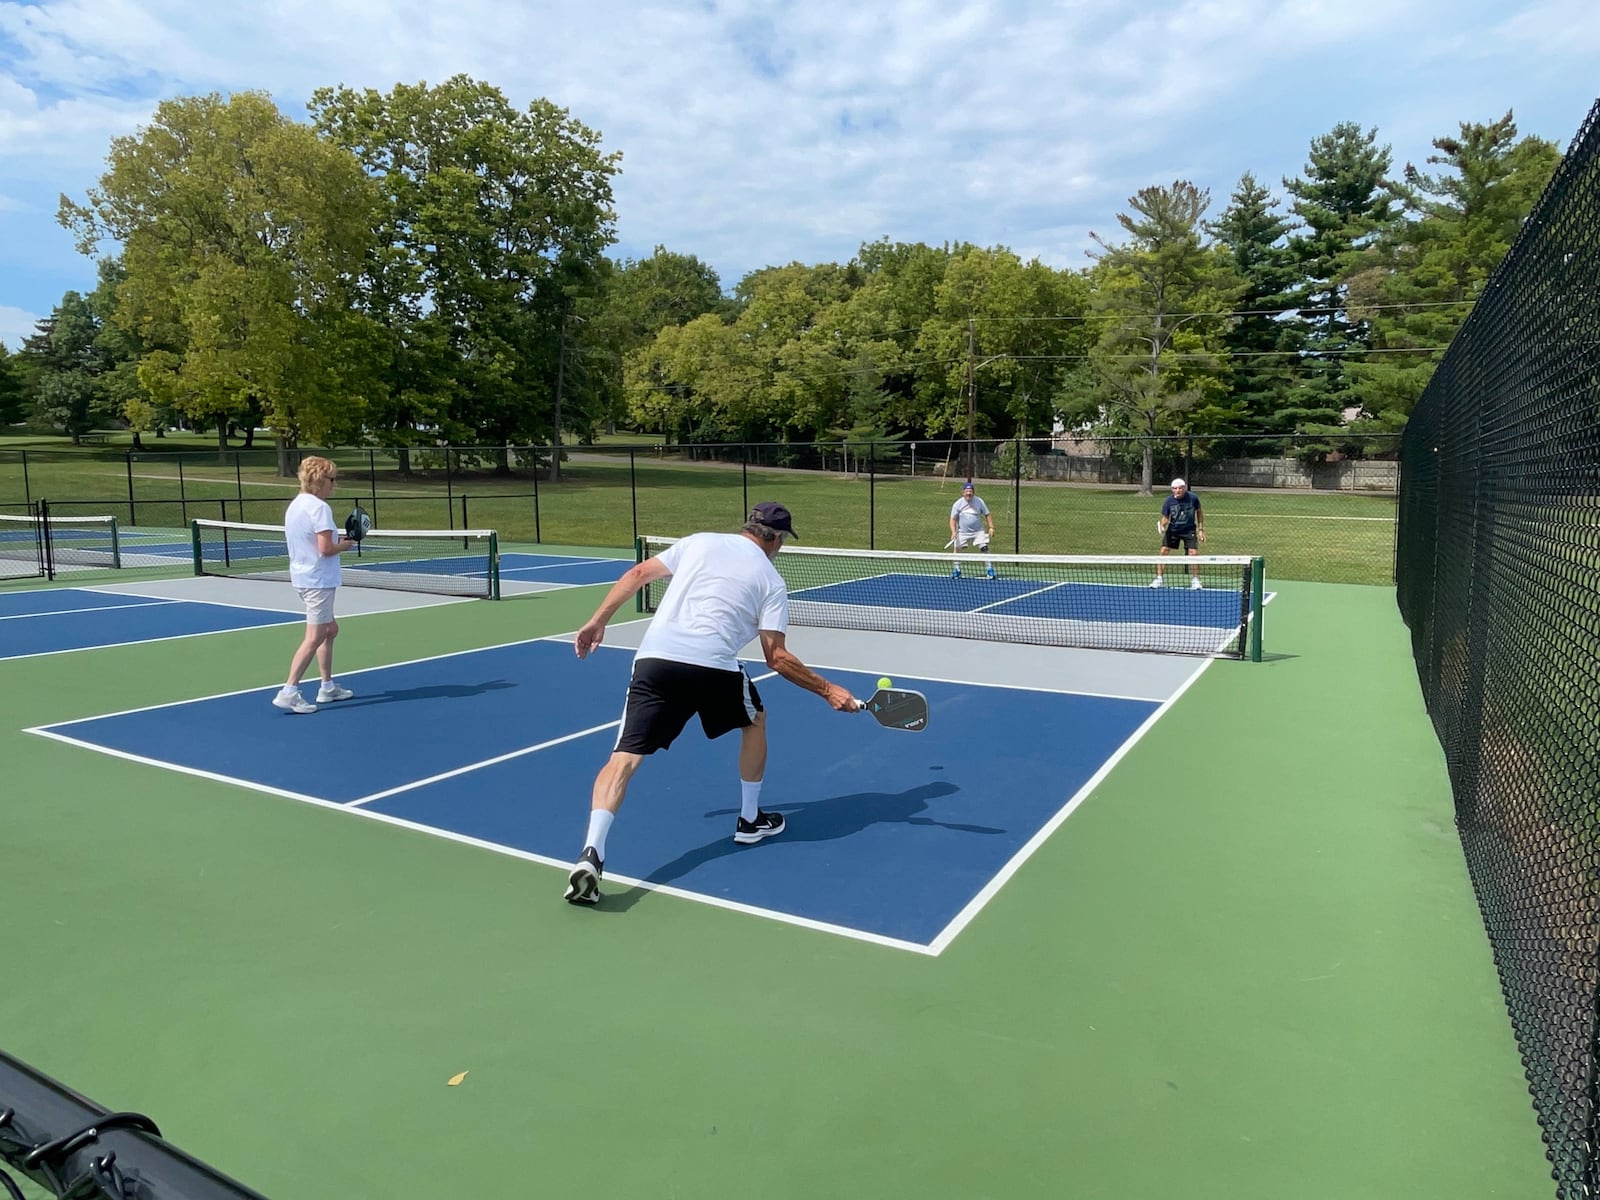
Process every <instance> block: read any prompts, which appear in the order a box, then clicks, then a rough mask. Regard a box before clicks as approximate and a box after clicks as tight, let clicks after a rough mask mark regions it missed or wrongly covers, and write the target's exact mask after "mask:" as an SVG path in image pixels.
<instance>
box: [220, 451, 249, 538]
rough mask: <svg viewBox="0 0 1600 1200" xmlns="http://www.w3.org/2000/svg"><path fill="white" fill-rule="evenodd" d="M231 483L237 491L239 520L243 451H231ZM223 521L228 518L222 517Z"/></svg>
mask: <svg viewBox="0 0 1600 1200" xmlns="http://www.w3.org/2000/svg"><path fill="white" fill-rule="evenodd" d="M233 485H234V487H235V489H237V491H238V493H239V520H241V521H242V520H244V451H243V450H235V451H234V452H233ZM222 519H223V520H224V521H226V520H227V519H228V518H227V517H223V518H222Z"/></svg>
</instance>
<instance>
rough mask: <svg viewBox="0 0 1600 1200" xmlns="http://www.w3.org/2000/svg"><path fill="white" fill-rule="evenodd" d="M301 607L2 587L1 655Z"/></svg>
mask: <svg viewBox="0 0 1600 1200" xmlns="http://www.w3.org/2000/svg"><path fill="white" fill-rule="evenodd" d="M304 620H305V614H304V613H299V614H295V613H291V612H273V611H269V610H266V609H258V608H248V607H234V606H232V605H227V604H209V603H206V602H204V601H195V600H175V599H169V598H166V597H162V596H132V595H124V594H121V593H116V592H95V591H87V590H85V589H82V588H41V589H38V590H34V591H26V592H5V593H0V659H7V658H26V657H28V656H29V655H33V654H54V653H59V652H61V651H66V650H88V649H93V648H95V647H100V646H118V645H126V644H127V643H130V642H150V641H159V640H161V639H163V638H175V637H187V636H190V635H192V634H197V633H221V632H223V631H225V630H231V629H254V628H257V627H259V626H263V625H287V624H291V623H293V622H296V621H301V622H303V621H304Z"/></svg>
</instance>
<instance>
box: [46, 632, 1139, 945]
mask: <svg viewBox="0 0 1600 1200" xmlns="http://www.w3.org/2000/svg"><path fill="white" fill-rule="evenodd" d="M631 662H632V653H631V651H630V650H628V649H626V648H613V647H610V646H608V647H603V648H602V649H600V650H599V651H597V652H596V653H595V654H594V655H593V656H591V657H590V658H589V659H587V660H584V661H579V660H578V659H577V658H576V656H575V655H574V654H573V651H572V646H571V644H570V643H568V642H565V641H560V640H541V641H533V642H523V643H517V644H513V645H509V646H500V647H493V648H489V649H485V650H477V651H472V652H469V653H462V654H454V655H448V656H444V657H440V658H433V659H427V660H423V661H420V662H414V663H406V664H399V665H395V666H389V667H381V668H376V669H373V670H368V671H362V672H357V673H353V674H348V675H342V676H341V680H342V682H344V683H345V684H346V685H347V686H349V687H351V688H352V689H354V690H355V692H356V697H355V699H353V700H349V701H345V702H343V703H341V704H337V705H328V706H324V707H323V708H322V709H321V710H319V711H318V712H317V713H316V714H315V715H312V716H304V717H294V716H290V715H288V714H285V713H281V712H279V711H277V710H276V709H274V708H272V707H271V705H270V700H271V697H272V693H273V691H274V690H275V685H274V686H273V687H264V688H261V689H258V690H252V691H249V692H242V693H237V694H233V695H225V696H216V697H207V698H203V699H196V700H192V701H187V702H184V703H180V704H174V705H165V706H162V707H157V708H150V709H144V710H139V711H134V712H127V713H120V714H110V715H106V716H102V717H95V718H89V719H85V720H80V721H73V722H66V723H62V724H58V725H53V726H47V727H42V728H40V729H36V730H33V731H32V732H35V733H38V734H41V735H43V736H47V737H51V738H54V739H58V740H62V741H66V742H69V743H72V744H75V745H80V746H83V747H87V748H91V749H94V750H98V751H102V752H105V753H109V754H114V755H118V756H121V757H125V758H128V759H132V760H135V761H138V762H142V763H150V764H154V765H158V766H161V767H165V768H169V769H173V770H178V771H184V772H188V773H193V774H199V775H203V776H206V777H209V778H213V779H219V780H223V781H227V782H230V783H234V784H238V785H240V786H243V787H247V788H252V789H256V790H259V791H266V792H272V793H275V794H278V795H287V796H291V797H294V798H296V799H300V800H305V801H309V802H313V803H317V804H326V805H337V806H340V807H343V808H347V809H351V810H354V811H358V812H363V813H366V814H368V815H370V816H372V817H376V818H379V819H383V820H387V821H391V822H398V823H404V824H406V825H408V826H411V827H415V828H420V829H423V830H426V831H429V832H434V833H437V834H440V835H442V836H446V837H451V838H455V839H457V840H467V841H471V842H474V843H477V844H481V845H484V846H487V847H490V848H493V849H497V850H500V851H502V852H506V853H511V854H516V855H520V856H524V857H529V858H532V859H535V860H537V861H541V862H548V863H552V864H559V865H562V866H566V865H568V864H570V863H571V861H572V859H573V858H575V857H576V855H577V852H578V851H579V849H581V846H582V840H583V835H584V829H585V826H586V822H587V816H588V809H589V795H590V788H591V785H592V783H593V780H594V775H595V772H596V771H597V770H598V769H599V768H600V766H601V765H602V764H603V763H604V762H605V760H606V758H607V756H608V755H609V753H610V751H611V747H612V745H613V743H614V741H615V737H616V726H617V722H618V720H619V719H620V717H621V710H622V702H623V694H624V689H625V687H626V683H627V676H628V671H629V669H630V666H631ZM749 670H750V673H751V675H752V677H753V678H755V679H757V681H758V687H759V688H760V691H761V693H762V696H763V698H764V700H765V702H766V705H767V708H768V711H769V720H770V722H771V724H770V731H771V753H770V759H769V765H768V771H767V781H766V786H765V789H764V791H763V793H762V800H761V803H762V806H763V807H764V808H767V809H775V810H777V811H779V812H782V813H783V814H784V815H785V816H786V817H788V819H789V828H788V829H787V830H785V832H784V833H783V834H782V835H780V836H778V837H776V838H773V839H771V840H769V841H766V842H763V843H761V844H759V845H755V846H740V845H737V844H735V843H734V841H733V839H732V834H733V826H734V821H735V818H736V816H737V811H738V797H739V787H738V778H737V753H738V737H737V735H732V734H730V735H728V736H727V737H724V738H722V739H720V740H718V741H716V742H707V741H706V740H705V738H704V736H703V735H702V734H701V733H700V731H699V728H698V726H697V725H696V724H694V723H691V725H690V726H689V728H688V729H687V730H685V732H684V734H683V736H682V737H680V738H679V740H678V741H677V743H676V744H675V745H674V746H673V747H672V748H671V749H670V750H668V751H666V752H664V753H660V754H657V755H655V756H653V757H652V758H650V759H649V760H647V761H646V763H645V764H644V766H643V767H642V768H641V770H640V772H639V774H638V775H637V776H636V777H635V780H634V782H633V785H632V788H631V789H630V791H629V795H628V800H627V803H626V804H625V805H624V806H623V809H622V812H621V815H620V816H619V818H618V820H617V823H616V826H615V827H614V828H613V830H612V833H611V836H610V839H609V844H608V846H607V862H606V877H605V880H604V883H603V885H602V892H603V893H604V894H605V897H606V898H605V900H604V901H603V902H602V905H601V910H600V911H601V912H604V911H605V910H606V907H607V906H608V905H612V906H626V905H630V904H633V903H638V902H642V901H647V902H652V903H672V902H676V901H672V900H668V899H666V898H664V897H662V896H659V895H657V896H655V897H653V898H652V897H651V891H656V892H661V891H665V892H668V893H671V894H673V895H677V896H687V897H691V898H694V899H698V900H701V901H704V902H708V903H713V904H718V905H723V906H727V907H733V908H737V909H740V910H743V911H749V912H754V913H759V914H762V915H765V916H769V917H775V918H777V919H782V920H786V921H790V922H794V923H799V924H805V925H811V926H814V927H817V928H822V929H826V930H829V931H832V932H835V933H841V934H846V935H849V936H853V937H858V938H864V939H866V940H870V941H876V942H880V943H885V944H889V945H894V946H898V947H901V948H906V949H912V950H918V951H922V952H933V953H936V952H938V951H939V950H940V949H942V948H943V946H944V945H946V944H948V941H949V939H950V938H952V937H954V936H955V933H956V932H958V931H959V929H960V928H962V927H964V925H965V923H966V922H967V921H968V920H970V919H971V917H972V916H974V915H975V914H976V912H977V911H978V910H979V909H980V908H981V906H982V901H983V900H984V899H985V898H986V897H987V896H988V895H990V894H992V893H993V891H994V890H995V888H996V887H998V886H999V884H1000V883H1001V882H1003V880H1004V879H1005V878H1007V877H1008V876H1009V873H1010V872H1011V871H1012V870H1015V869H1016V867H1017V866H1018V865H1019V864H1020V862H1021V861H1022V860H1023V859H1024V858H1025V857H1026V855H1027V853H1028V852H1029V848H1030V844H1031V843H1036V841H1037V840H1038V839H1040V838H1041V837H1042V836H1043V835H1044V834H1045V832H1046V831H1047V830H1049V829H1050V828H1053V827H1054V825H1055V824H1056V823H1058V822H1059V820H1060V819H1061V818H1062V817H1063V816H1064V815H1065V813H1066V812H1067V811H1069V810H1070V806H1071V804H1073V803H1075V802H1076V799H1081V795H1080V793H1081V792H1083V791H1084V790H1085V789H1086V788H1087V786H1088V785H1089V784H1091V782H1092V781H1093V780H1095V779H1096V778H1097V777H1098V775H1099V774H1100V773H1102V772H1103V770H1104V769H1105V767H1106V764H1107V763H1108V762H1109V761H1111V760H1113V759H1114V758H1115V757H1116V756H1118V754H1119V753H1120V751H1121V749H1122V748H1123V747H1124V746H1125V744H1127V743H1128V742H1129V740H1130V738H1132V737H1133V736H1134V735H1135V734H1136V733H1138V732H1139V731H1140V730H1141V729H1142V727H1143V726H1144V725H1145V724H1146V723H1147V722H1148V721H1150V719H1151V718H1152V716H1153V715H1154V713H1155V712H1156V711H1157V710H1158V708H1159V707H1160V703H1161V702H1160V701H1159V700H1157V699H1153V698H1117V697H1107V696H1100V695H1080V694H1071V693H1063V692H1054V691H1046V690H1039V689H1033V688H1026V689H1025V688H1017V687H1002V686H990V685H978V684H970V683H960V682H948V681H943V680H935V679H921V680H919V679H915V678H911V677H908V676H906V675H904V674H903V673H901V674H897V675H896V676H895V682H896V684H897V685H898V686H902V687H913V688H917V689H919V690H922V691H925V692H926V693H927V695H928V699H929V702H930V706H931V719H930V722H929V729H928V731H927V732H924V733H902V732H897V731H892V730H887V729H883V728H881V727H879V726H878V725H877V724H876V723H875V722H874V721H873V720H872V719H871V718H870V717H869V716H866V715H865V714H846V713H836V712H834V711H832V710H831V709H829V708H828V707H827V706H826V705H825V704H823V703H822V702H821V701H820V700H819V699H818V698H817V697H815V696H812V695H810V694H808V693H805V692H802V691H800V690H799V689H797V688H795V687H793V686H792V685H790V684H788V683H785V682H784V681H783V680H781V679H778V678H776V677H764V676H765V675H766V672H765V669H764V667H763V666H762V664H760V663H755V664H751V665H750V667H749ZM828 674H829V677H830V678H833V679H835V680H837V681H838V682H840V683H843V684H844V685H845V686H847V687H849V688H851V689H852V691H854V692H855V693H856V694H858V695H861V696H866V695H870V694H871V692H872V690H873V688H874V686H875V673H853V672H850V671H846V670H836V669H830V670H829V672H828ZM352 747H359V748H361V750H360V752H359V753H354V754H352V753H351V748H352ZM564 881H565V880H564V874H557V873H555V872H537V873H530V875H529V888H530V891H531V892H534V893H536V896H535V898H536V899H538V900H540V901H543V902H548V903H551V904H560V903H561V900H560V891H561V887H562V885H563V883H564ZM641 883H642V884H644V885H646V886H645V888H643V889H641V888H639V887H637V886H633V885H636V884H641Z"/></svg>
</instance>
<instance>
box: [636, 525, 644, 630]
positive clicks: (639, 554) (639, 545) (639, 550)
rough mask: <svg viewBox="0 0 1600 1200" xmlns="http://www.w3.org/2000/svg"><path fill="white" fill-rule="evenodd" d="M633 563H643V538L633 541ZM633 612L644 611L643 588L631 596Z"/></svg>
mask: <svg viewBox="0 0 1600 1200" xmlns="http://www.w3.org/2000/svg"><path fill="white" fill-rule="evenodd" d="M633 561H634V562H636V563H642V562H643V561H644V538H642V537H636V538H634V539H633ZM633 611H634V612H639V613H642V612H644V611H645V607H644V589H643V588H640V589H639V590H638V591H637V592H635V593H634V594H633Z"/></svg>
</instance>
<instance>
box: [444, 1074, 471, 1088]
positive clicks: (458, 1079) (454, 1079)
mask: <svg viewBox="0 0 1600 1200" xmlns="http://www.w3.org/2000/svg"><path fill="white" fill-rule="evenodd" d="M466 1077H467V1073H466V1072H465V1071H463V1072H461V1074H459V1075H452V1076H450V1078H449V1079H448V1080H446V1081H445V1082H446V1084H447V1085H448V1086H450V1087H455V1086H456V1085H457V1084H458V1083H460V1082H461V1081H462V1080H463V1079H465V1078H466Z"/></svg>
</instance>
